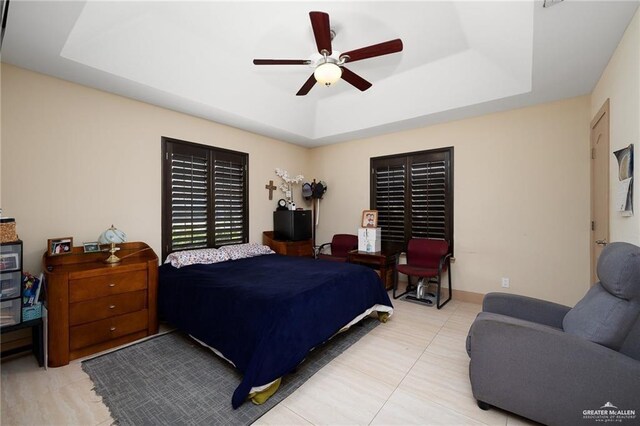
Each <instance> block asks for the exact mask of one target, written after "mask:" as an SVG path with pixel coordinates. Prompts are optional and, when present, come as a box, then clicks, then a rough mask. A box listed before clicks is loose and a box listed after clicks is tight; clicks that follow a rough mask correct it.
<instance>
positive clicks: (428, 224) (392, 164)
mask: <svg viewBox="0 0 640 426" xmlns="http://www.w3.org/2000/svg"><path fill="white" fill-rule="evenodd" d="M452 167H453V148H443V149H435V150H430V151H421V152H416V153H410V154H399V155H392V156H387V157H378V158H372V159H371V173H372V179H371V208H372V209H375V210H378V226H380V227H381V228H382V244H383V246H385V248H386V249H388V250H394V251H395V250H404V249H406V244H407V243H408V242H409V239H411V238H433V239H441V240H446V241H447V242H448V243H449V246H450V247H451V250H452V252H453V179H452V174H451V170H452Z"/></svg>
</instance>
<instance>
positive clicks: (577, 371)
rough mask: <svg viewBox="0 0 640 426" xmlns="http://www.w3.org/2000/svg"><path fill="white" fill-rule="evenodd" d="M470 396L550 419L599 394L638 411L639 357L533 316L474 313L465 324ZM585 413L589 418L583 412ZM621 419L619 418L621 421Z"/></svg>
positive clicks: (592, 405) (586, 405) (569, 419)
mask: <svg viewBox="0 0 640 426" xmlns="http://www.w3.org/2000/svg"><path fill="white" fill-rule="evenodd" d="M469 347H470V352H471V362H470V364H469V376H470V378H471V387H472V391H473V395H474V397H475V398H476V399H477V400H479V401H483V402H486V403H488V404H490V405H494V406H496V407H500V408H503V409H505V410H508V411H512V412H514V413H517V414H519V415H521V416H524V417H528V418H530V419H533V420H536V421H538V422H541V423H544V424H550V425H556V424H557V425H567V424H578V423H580V422H584V421H585V420H587V419H586V418H585V417H584V416H585V415H588V414H585V412H586V411H585V410H599V409H601V407H602V406H604V405H605V404H606V403H607V402H610V403H612V404H613V405H615V406H616V407H618V409H619V410H635V412H636V413H637V415H638V416H639V417H636V418H635V420H631V421H630V423H633V422H634V421H637V420H638V419H639V418H640V392H638V389H640V362H639V361H637V360H634V359H633V358H630V357H628V356H626V355H623V354H621V353H619V352H616V351H614V350H612V349H609V348H606V347H604V346H601V345H598V344H596V343H593V342H590V341H588V340H585V339H582V338H580V337H577V336H573V335H570V334H567V333H565V332H563V331H562V330H558V329H556V328H552V327H548V326H545V325H541V324H535V323H531V322H529V321H524V320H520V319H517V318H510V317H505V316H503V315H498V314H491V313H484V312H483V313H480V314H479V315H478V317H477V318H476V320H475V321H474V323H473V325H472V327H471V330H470V331H469ZM591 421H593V420H591ZM623 423H624V422H623Z"/></svg>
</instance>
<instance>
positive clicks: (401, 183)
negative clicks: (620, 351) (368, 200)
mask: <svg viewBox="0 0 640 426" xmlns="http://www.w3.org/2000/svg"><path fill="white" fill-rule="evenodd" d="M373 180H374V187H375V197H374V200H373V205H372V208H373V209H375V210H378V226H379V227H380V228H382V240H383V241H384V242H387V243H400V244H403V243H404V240H405V226H404V217H405V185H406V165H405V163H404V161H402V162H399V161H381V162H378V163H374V164H373Z"/></svg>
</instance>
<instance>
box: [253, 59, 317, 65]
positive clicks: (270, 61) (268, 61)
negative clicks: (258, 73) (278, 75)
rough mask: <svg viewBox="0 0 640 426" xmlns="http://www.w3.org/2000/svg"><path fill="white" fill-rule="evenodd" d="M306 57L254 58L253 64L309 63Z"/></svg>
mask: <svg viewBox="0 0 640 426" xmlns="http://www.w3.org/2000/svg"><path fill="white" fill-rule="evenodd" d="M309 64H311V61H310V60H308V59H254V60H253V65H309Z"/></svg>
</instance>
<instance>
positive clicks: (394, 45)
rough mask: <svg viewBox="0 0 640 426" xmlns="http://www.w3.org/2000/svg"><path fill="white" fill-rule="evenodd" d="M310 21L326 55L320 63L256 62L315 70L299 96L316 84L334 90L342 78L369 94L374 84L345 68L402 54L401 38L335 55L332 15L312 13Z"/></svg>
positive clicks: (269, 60)
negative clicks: (304, 66) (302, 66)
mask: <svg viewBox="0 0 640 426" xmlns="http://www.w3.org/2000/svg"><path fill="white" fill-rule="evenodd" d="M309 17H310V18H311V27H312V28H313V34H314V36H315V38H316V45H317V46H318V53H320V55H322V56H321V57H319V58H317V59H314V58H313V57H312V59H254V60H253V64H254V65H309V66H312V67H314V68H315V71H314V73H313V74H311V77H309V79H308V80H307V81H306V82H305V83H304V84H303V85H302V87H301V88H300V90H298V93H296V95H297V96H304V95H306V94H307V93H309V91H310V90H311V88H312V87H313V86H314V85H315V84H316V82H318V83H320V84H324V85H325V86H330V85H332V84H333V83H335V82H336V81H338V80H339V79H340V78H342V79H343V80H345V81H346V82H347V83H350V84H351V85H353V86H354V87H356V88H357V89H360V90H361V91H365V90H367V89H368V88H369V87H371V83H369V82H368V81H367V80H365V79H364V78H362V77H360V76H359V75H358V74H356V73H354V72H353V71H350V70H349V69H348V68H346V67H345V66H344V64H345V63H347V62H355V61H360V60H362V59H368V58H374V57H376V56H382V55H388V54H390V53H396V52H401V51H402V40H400V39H399V38H397V39H395V40H389V41H385V42H384V43H379V44H374V45H371V46H367V47H363V48H361V49H356V50H350V51H349V52H344V53H340V52H338V51H333V50H332V49H331V40H332V39H333V37H334V36H335V33H334V32H333V30H331V27H330V26H329V14H328V13H325V12H309ZM315 56H317V55H315Z"/></svg>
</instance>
